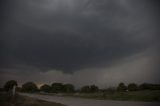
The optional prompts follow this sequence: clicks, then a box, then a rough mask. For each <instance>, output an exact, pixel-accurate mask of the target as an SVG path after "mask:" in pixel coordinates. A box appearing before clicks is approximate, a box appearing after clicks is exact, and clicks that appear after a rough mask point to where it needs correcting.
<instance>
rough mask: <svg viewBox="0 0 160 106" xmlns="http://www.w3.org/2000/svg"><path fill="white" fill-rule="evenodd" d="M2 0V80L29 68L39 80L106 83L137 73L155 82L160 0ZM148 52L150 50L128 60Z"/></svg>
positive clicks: (26, 72)
mask: <svg viewBox="0 0 160 106" xmlns="http://www.w3.org/2000/svg"><path fill="white" fill-rule="evenodd" d="M0 4H1V6H0V7H1V11H0V13H1V16H2V17H1V18H0V19H1V23H2V24H1V27H0V35H1V36H0V41H1V42H0V44H1V46H0V47H1V52H0V58H1V60H0V62H1V64H0V73H1V74H0V77H1V78H2V82H4V81H6V80H7V79H17V80H21V79H23V80H22V82H25V81H28V78H27V77H25V76H26V75H30V74H31V73H32V75H31V76H30V77H31V78H30V79H32V80H33V81H36V82H37V83H43V82H45V83H51V82H53V81H59V82H65V81H66V82H71V83H75V84H77V85H78V84H80V85H83V84H87V83H96V84H99V85H100V86H104V85H105V83H110V84H111V85H112V83H118V81H119V80H120V79H122V81H124V82H130V81H134V80H136V79H137V78H136V79H134V77H133V79H132V77H131V76H130V75H135V76H136V73H139V75H140V76H139V77H141V76H142V74H144V77H141V78H140V79H137V80H136V81H137V82H143V81H144V82H147V81H149V82H156V83H158V77H157V76H156V75H157V74H155V73H158V70H159V69H160V68H159V67H158V60H159V53H160V50H159V47H160V46H159V45H160V43H159V29H158V25H159V24H158V17H159V12H158V4H159V3H158V2H155V1H154V2H153V1H152V0H141V1H139V0H119V1H116V0H112V1H109V0H101V1H98V0H81V1H79V0H34V1H33V0H14V1H13V0H2V1H1V3H0ZM146 51H147V53H148V52H149V53H150V55H145V56H142V57H135V59H133V60H130V58H131V57H134V56H136V55H137V54H141V53H146ZM126 58H129V60H128V61H127V62H124V63H123V60H124V59H126ZM150 58H151V62H150ZM153 63H154V66H153ZM145 64H147V67H148V68H145V67H146V65H145ZM135 67H137V69H136V68H135ZM151 73H152V74H151ZM85 75H86V76H85ZM102 75H105V76H104V77H101V76H102ZM154 75H155V77H154ZM57 76H58V77H57ZM83 76H85V78H84V79H83V80H85V81H82V79H81V77H83ZM92 77H93V78H92ZM94 78H95V79H94ZM92 81H93V82H92ZM22 82H21V83H22Z"/></svg>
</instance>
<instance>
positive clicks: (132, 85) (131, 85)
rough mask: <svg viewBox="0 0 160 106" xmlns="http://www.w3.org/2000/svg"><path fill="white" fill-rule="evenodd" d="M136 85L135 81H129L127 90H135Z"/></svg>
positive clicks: (136, 88)
mask: <svg viewBox="0 0 160 106" xmlns="http://www.w3.org/2000/svg"><path fill="white" fill-rule="evenodd" d="M137 90H138V86H137V85H136V84H135V83H131V84H129V85H128V91H137Z"/></svg>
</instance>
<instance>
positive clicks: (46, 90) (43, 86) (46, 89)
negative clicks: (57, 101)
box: [40, 84, 51, 93]
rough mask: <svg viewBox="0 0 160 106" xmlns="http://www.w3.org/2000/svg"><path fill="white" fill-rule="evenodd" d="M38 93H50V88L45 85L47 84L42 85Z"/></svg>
mask: <svg viewBox="0 0 160 106" xmlns="http://www.w3.org/2000/svg"><path fill="white" fill-rule="evenodd" d="M40 91H43V92H47V93H48V92H50V91H51V86H49V85H47V84H44V85H42V86H41V87H40Z"/></svg>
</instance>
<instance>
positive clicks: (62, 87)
mask: <svg viewBox="0 0 160 106" xmlns="http://www.w3.org/2000/svg"><path fill="white" fill-rule="evenodd" d="M13 86H17V88H16V90H17V91H19V92H30V93H34V92H46V93H75V92H79V93H96V92H109V93H112V92H114V91H119V92H126V91H139V90H160V84H149V83H143V84H140V85H138V84H136V83H130V84H128V85H125V84H124V83H119V85H118V86H117V87H116V88H106V89H99V87H98V86H96V85H86V86H82V87H81V88H80V89H79V90H76V89H75V87H74V85H73V84H63V83H52V84H51V85H48V84H43V85H42V86H40V88H38V87H37V85H36V84H35V83H34V82H26V83H24V84H22V87H18V83H17V81H15V80H10V81H7V82H6V83H5V84H4V87H3V88H1V90H3V91H4V90H5V91H9V90H11V89H12V88H13Z"/></svg>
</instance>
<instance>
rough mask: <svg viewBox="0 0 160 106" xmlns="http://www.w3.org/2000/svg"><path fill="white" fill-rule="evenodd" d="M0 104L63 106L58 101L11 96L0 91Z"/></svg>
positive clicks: (8, 105) (1, 105)
mask: <svg viewBox="0 0 160 106" xmlns="http://www.w3.org/2000/svg"><path fill="white" fill-rule="evenodd" d="M0 106H65V105H62V104H59V103H52V102H46V101H42V100H37V99H33V98H29V97H24V96H19V95H16V96H15V98H12V97H11V96H9V95H8V94H7V93H0Z"/></svg>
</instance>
